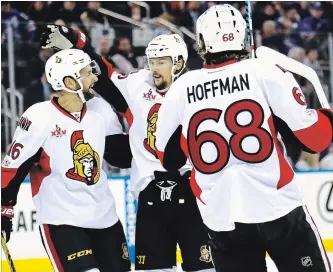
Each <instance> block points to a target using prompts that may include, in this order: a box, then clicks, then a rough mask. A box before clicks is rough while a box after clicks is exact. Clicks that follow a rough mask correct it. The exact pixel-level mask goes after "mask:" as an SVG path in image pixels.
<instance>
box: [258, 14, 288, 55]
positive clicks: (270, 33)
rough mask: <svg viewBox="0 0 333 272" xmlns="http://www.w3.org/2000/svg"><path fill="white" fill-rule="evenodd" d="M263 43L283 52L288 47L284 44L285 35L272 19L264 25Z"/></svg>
mask: <svg viewBox="0 0 333 272" xmlns="http://www.w3.org/2000/svg"><path fill="white" fill-rule="evenodd" d="M261 36H262V45H263V46H267V47H270V48H272V49H275V50H277V51H279V52H281V53H283V54H286V53H287V49H286V47H285V46H284V44H283V41H284V36H283V35H282V34H280V33H278V32H277V30H276V23H275V22H274V21H272V20H268V21H265V22H264V23H263V26H262V33H261Z"/></svg>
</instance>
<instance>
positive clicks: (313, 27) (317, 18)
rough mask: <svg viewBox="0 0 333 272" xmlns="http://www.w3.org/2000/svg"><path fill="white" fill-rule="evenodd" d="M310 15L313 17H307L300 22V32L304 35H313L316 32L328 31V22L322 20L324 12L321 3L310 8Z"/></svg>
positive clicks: (316, 3)
mask: <svg viewBox="0 0 333 272" xmlns="http://www.w3.org/2000/svg"><path fill="white" fill-rule="evenodd" d="M310 14H311V16H309V17H306V18H305V19H303V20H302V21H301V22H300V24H299V31H300V32H303V33H304V34H312V33H313V32H314V31H326V30H327V28H328V21H327V19H325V18H322V17H323V14H324V10H323V6H322V3H321V2H315V3H313V4H312V5H311V6H310ZM311 36H313V35H311Z"/></svg>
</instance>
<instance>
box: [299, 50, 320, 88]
mask: <svg viewBox="0 0 333 272" xmlns="http://www.w3.org/2000/svg"><path fill="white" fill-rule="evenodd" d="M318 56H319V55H318V50H317V49H316V48H310V49H308V50H307V51H306V58H305V59H304V64H306V65H307V66H310V67H311V68H312V69H314V70H315V71H316V73H317V75H318V77H319V79H320V81H321V82H323V80H324V71H323V69H322V68H321V66H320V63H319V61H318Z"/></svg>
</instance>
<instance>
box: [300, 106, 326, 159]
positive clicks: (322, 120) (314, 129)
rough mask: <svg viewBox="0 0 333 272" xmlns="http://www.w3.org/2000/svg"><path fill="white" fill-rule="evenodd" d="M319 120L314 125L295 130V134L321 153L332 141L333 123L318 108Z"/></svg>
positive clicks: (303, 142)
mask: <svg viewBox="0 0 333 272" xmlns="http://www.w3.org/2000/svg"><path fill="white" fill-rule="evenodd" d="M317 114H318V121H317V122H316V123H314V124H313V125H312V126H310V127H307V128H304V129H300V130H297V131H294V134H295V136H296V137H297V138H298V139H299V140H300V141H301V143H302V144H304V145H305V146H306V147H307V148H309V149H311V150H313V151H315V152H317V153H319V152H322V151H323V150H325V149H326V148H327V147H328V146H329V145H330V142H331V141H332V125H331V122H330V120H329V119H328V118H327V117H326V116H325V115H324V114H323V113H321V112H320V111H318V110H317Z"/></svg>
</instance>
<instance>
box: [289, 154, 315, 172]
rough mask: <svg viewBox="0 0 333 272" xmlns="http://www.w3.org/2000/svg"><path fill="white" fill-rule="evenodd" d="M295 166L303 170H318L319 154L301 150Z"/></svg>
mask: <svg viewBox="0 0 333 272" xmlns="http://www.w3.org/2000/svg"><path fill="white" fill-rule="evenodd" d="M295 168H296V169H297V170H301V171H307V170H318V169H319V154H310V153H307V152H305V151H302V152H301V155H300V158H299V160H298V162H297V163H296V164H295Z"/></svg>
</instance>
